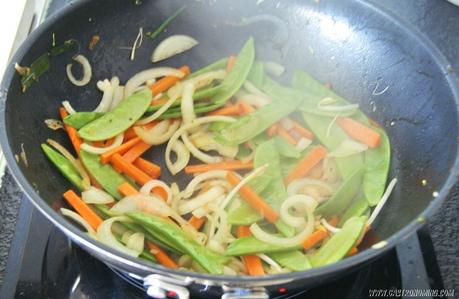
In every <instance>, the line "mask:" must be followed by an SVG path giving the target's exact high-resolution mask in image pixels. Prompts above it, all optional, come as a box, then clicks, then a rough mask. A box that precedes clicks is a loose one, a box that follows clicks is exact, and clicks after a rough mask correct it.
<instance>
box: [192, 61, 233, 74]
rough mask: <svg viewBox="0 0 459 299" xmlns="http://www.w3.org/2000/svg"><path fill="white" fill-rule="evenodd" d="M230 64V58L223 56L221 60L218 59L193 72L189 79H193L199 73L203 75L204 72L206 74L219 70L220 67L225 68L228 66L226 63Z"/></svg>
mask: <svg viewBox="0 0 459 299" xmlns="http://www.w3.org/2000/svg"><path fill="white" fill-rule="evenodd" d="M227 64H228V58H222V59H220V60H217V61H215V62H213V63H211V64H209V65H207V66H205V67H203V68H200V69H199V70H197V71H195V72H193V73H191V74H190V75H189V76H188V77H187V78H188V79H191V78H196V77H197V76H199V75H202V74H205V73H208V72H212V71H216V70H219V69H224V68H226V65H227Z"/></svg>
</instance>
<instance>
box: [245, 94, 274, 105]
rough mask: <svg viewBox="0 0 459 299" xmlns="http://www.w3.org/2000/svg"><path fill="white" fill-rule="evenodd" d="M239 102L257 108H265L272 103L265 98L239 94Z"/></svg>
mask: <svg viewBox="0 0 459 299" xmlns="http://www.w3.org/2000/svg"><path fill="white" fill-rule="evenodd" d="M237 96H238V99H239V101H242V102H244V103H246V104H249V105H251V106H255V107H257V108H260V107H263V106H266V105H268V104H269V103H271V102H272V101H271V99H269V98H268V97H265V96H260V95H255V94H248V93H238V95H237Z"/></svg>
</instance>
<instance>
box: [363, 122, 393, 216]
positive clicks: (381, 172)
mask: <svg viewBox="0 0 459 299" xmlns="http://www.w3.org/2000/svg"><path fill="white" fill-rule="evenodd" d="M372 129H373V130H375V131H378V133H379V134H380V135H381V144H380V145H379V147H377V148H374V149H369V150H368V151H366V152H365V174H364V176H363V192H364V194H365V197H366V199H367V201H368V204H369V205H370V206H371V207H373V206H375V205H377V204H378V202H379V200H380V199H381V197H382V195H383V194H384V191H385V188H386V182H387V176H388V174H389V167H390V159H391V152H390V141H389V137H388V136H387V134H386V132H384V130H383V129H380V128H376V127H373V128H372Z"/></svg>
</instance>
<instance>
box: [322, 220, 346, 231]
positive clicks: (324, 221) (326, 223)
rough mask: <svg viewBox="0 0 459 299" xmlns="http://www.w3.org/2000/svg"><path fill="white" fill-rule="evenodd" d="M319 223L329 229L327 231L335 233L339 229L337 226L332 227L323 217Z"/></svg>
mask: <svg viewBox="0 0 459 299" xmlns="http://www.w3.org/2000/svg"><path fill="white" fill-rule="evenodd" d="M320 223H322V225H323V226H324V227H325V228H326V229H327V230H328V231H329V232H332V233H334V234H336V233H337V232H339V231H340V230H341V229H340V228H337V227H334V226H333V225H331V224H330V223H328V221H327V220H326V219H325V218H322V219H321V220H320Z"/></svg>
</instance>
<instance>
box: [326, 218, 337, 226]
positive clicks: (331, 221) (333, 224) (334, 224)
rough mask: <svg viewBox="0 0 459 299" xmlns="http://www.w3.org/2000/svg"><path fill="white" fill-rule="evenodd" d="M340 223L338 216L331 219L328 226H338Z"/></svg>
mask: <svg viewBox="0 0 459 299" xmlns="http://www.w3.org/2000/svg"><path fill="white" fill-rule="evenodd" d="M338 223H339V218H338V216H333V217H332V218H330V220H328V224H330V225H331V226H337V225H338Z"/></svg>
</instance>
